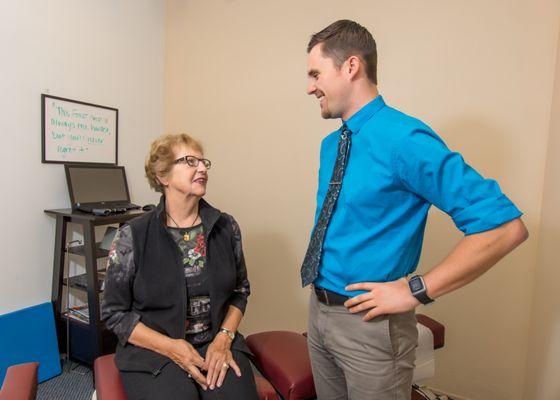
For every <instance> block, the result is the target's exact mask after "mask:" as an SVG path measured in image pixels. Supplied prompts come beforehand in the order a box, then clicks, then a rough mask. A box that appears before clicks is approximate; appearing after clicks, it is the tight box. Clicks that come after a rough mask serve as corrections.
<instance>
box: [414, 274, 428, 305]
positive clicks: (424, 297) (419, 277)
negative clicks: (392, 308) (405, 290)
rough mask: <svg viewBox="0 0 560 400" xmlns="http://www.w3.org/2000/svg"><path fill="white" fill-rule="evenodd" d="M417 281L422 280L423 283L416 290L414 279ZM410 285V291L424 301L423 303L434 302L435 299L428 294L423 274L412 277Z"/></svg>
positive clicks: (421, 301)
mask: <svg viewBox="0 0 560 400" xmlns="http://www.w3.org/2000/svg"><path fill="white" fill-rule="evenodd" d="M413 280H414V281H417V282H421V284H422V288H421V289H419V290H414V289H413V284H412V281H413ZM408 286H409V288H410V291H411V293H412V295H413V296H414V297H416V299H417V300H418V301H419V302H420V303H422V304H430V303H433V301H434V299H432V298H431V297H430V296H428V293H427V290H426V284H425V283H424V279H423V278H422V275H415V276H413V277H412V278H410V280H409V281H408Z"/></svg>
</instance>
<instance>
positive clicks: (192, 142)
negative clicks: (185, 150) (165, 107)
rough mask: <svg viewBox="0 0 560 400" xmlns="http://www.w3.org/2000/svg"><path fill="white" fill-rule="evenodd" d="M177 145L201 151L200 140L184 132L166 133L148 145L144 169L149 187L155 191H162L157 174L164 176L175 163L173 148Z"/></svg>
mask: <svg viewBox="0 0 560 400" xmlns="http://www.w3.org/2000/svg"><path fill="white" fill-rule="evenodd" d="M178 145H185V146H187V147H190V148H191V149H193V150H196V151H199V152H200V153H203V149H202V145H201V144H200V142H199V141H198V140H196V139H194V138H193V137H191V136H189V135H187V134H186V133H175V134H166V135H162V136H160V137H158V138H157V139H156V140H154V141H153V142H152V145H151V146H150V154H149V155H148V157H147V158H146V163H145V165H144V169H145V170H146V178H148V182H149V184H150V187H151V188H152V189H154V190H155V191H156V192H161V193H163V185H162V184H161V182H160V181H159V179H158V176H166V175H167V174H168V173H169V171H171V168H172V167H173V165H174V164H175V154H174V153H173V150H174V148H175V147H176V146H178Z"/></svg>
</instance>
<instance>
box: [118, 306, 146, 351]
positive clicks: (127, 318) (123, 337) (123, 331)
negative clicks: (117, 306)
mask: <svg viewBox="0 0 560 400" xmlns="http://www.w3.org/2000/svg"><path fill="white" fill-rule="evenodd" d="M138 322H140V315H138V314H136V313H135V312H132V311H131V312H127V313H126V314H125V315H124V316H123V318H122V320H121V321H120V322H119V323H118V324H117V325H116V326H115V328H114V332H115V334H116V335H117V338H118V339H119V343H120V344H121V345H123V346H125V345H126V344H127V343H128V338H129V337H130V335H131V334H132V331H133V330H134V328H135V327H136V325H137V324H138Z"/></svg>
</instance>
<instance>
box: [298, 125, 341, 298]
mask: <svg viewBox="0 0 560 400" xmlns="http://www.w3.org/2000/svg"><path fill="white" fill-rule="evenodd" d="M351 135H352V132H351V131H350V129H348V127H347V126H346V124H343V125H342V133H341V134H340V138H339V140H338V154H337V156H336V162H335V164H334V169H333V173H332V177H331V181H330V183H329V189H328V190H327V195H326V196H325V200H324V201H323V206H322V208H321V213H320V214H319V218H318V219H317V223H316V224H315V228H313V232H312V233H311V240H310V241H309V247H307V252H306V253H305V258H304V259H303V265H302V266H301V282H302V284H303V287H305V286H307V285H309V284H310V283H313V281H314V280H315V279H316V278H317V276H318V275H319V263H320V262H321V254H322V252H323V240H324V238H325V232H326V231H327V226H328V225H329V221H330V219H331V215H332V213H333V210H334V206H335V205H336V201H337V200H338V195H339V194H340V189H341V187H342V178H343V176H344V170H345V168H346V162H347V160H348V154H349V153H350V142H351V141H350V136H351Z"/></svg>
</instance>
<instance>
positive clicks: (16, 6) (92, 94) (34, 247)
mask: <svg viewBox="0 0 560 400" xmlns="http://www.w3.org/2000/svg"><path fill="white" fill-rule="evenodd" d="M0 49H2V56H1V58H2V61H1V67H0V71H1V72H0V110H1V114H0V115H1V117H0V132H1V134H0V148H1V149H2V152H1V156H0V171H1V172H0V188H1V189H0V190H1V191H2V224H1V228H0V249H1V250H2V263H1V264H0V314H3V313H6V312H10V311H14V310H18V309H21V308H24V307H28V306H31V305H35V304H38V303H44V302H46V301H50V298H51V284H52V266H53V248H54V233H55V231H54V229H55V220H54V218H51V217H49V216H47V215H46V214H44V213H43V210H44V209H48V208H65V207H69V206H70V200H69V197H68V190H67V188H66V178H65V177H64V168H63V166H62V165H60V164H41V108H40V105H41V93H50V94H51V95H53V96H61V97H66V98H71V99H75V100H81V101H86V102H91V103H95V104H102V105H106V106H111V107H116V108H118V109H119V163H120V164H121V165H125V166H126V168H127V176H128V182H129V186H130V190H131V195H132V197H133V199H134V200H135V201H137V202H138V203H140V204H143V203H146V202H148V201H152V202H153V199H154V198H155V196H154V195H153V194H152V193H151V192H150V190H149V189H148V187H147V185H146V183H145V178H144V176H143V168H142V165H143V162H144V157H145V153H146V148H147V147H148V143H149V142H150V141H151V140H152V139H153V138H154V137H155V136H157V135H158V134H159V132H160V131H161V129H162V127H163V73H164V70H163V63H164V60H163V53H164V5H163V3H158V2H154V1H152V0H121V1H119V2H115V1H113V0H99V1H95V2H91V1H76V0H45V1H43V0H23V1H0Z"/></svg>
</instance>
